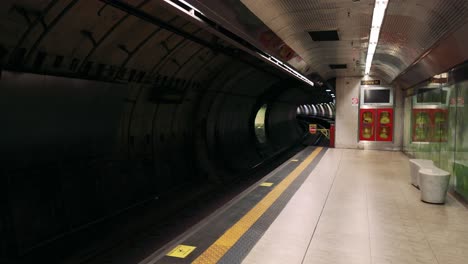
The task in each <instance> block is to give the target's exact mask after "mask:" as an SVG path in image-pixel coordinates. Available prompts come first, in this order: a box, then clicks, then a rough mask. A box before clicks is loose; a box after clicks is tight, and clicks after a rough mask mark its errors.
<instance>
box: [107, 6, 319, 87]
mask: <svg viewBox="0 0 468 264" xmlns="http://www.w3.org/2000/svg"><path fill="white" fill-rule="evenodd" d="M100 1H101V2H103V3H105V4H107V5H110V6H113V7H115V8H117V9H119V10H122V11H123V12H126V13H128V14H131V15H133V16H136V17H138V18H140V19H142V20H144V21H147V22H149V23H151V24H154V25H157V26H159V27H162V28H164V29H166V30H168V31H171V32H173V33H176V34H178V35H179V36H181V37H184V38H187V39H189V40H191V41H194V42H196V43H197V44H200V45H203V46H206V47H209V48H210V49H212V50H214V51H218V52H221V53H223V54H225V55H227V56H229V57H233V58H236V59H238V60H240V61H242V62H244V63H247V64H249V65H250V66H252V67H254V68H256V69H259V70H261V71H263V72H267V71H266V70H265V69H264V67H260V66H259V65H255V64H254V63H252V62H250V61H249V60H246V59H243V58H242V57H241V56H240V55H241V52H246V53H248V54H250V55H251V56H253V57H255V58H257V59H259V60H260V61H263V62H267V63H268V64H269V65H270V66H272V68H274V69H278V70H280V71H281V72H284V73H287V74H288V75H290V76H293V77H294V78H296V79H298V80H300V81H302V82H304V83H306V84H308V85H310V86H314V82H313V81H311V80H310V79H309V78H307V77H305V76H303V75H302V74H301V73H300V72H298V71H296V70H295V69H294V68H292V67H290V66H288V65H287V64H285V63H283V62H282V61H280V60H278V59H277V58H275V57H273V56H271V55H269V54H268V53H265V52H264V51H262V50H260V49H258V48H257V47H255V46H254V45H252V44H250V43H249V42H247V41H245V40H244V39H242V38H241V37H239V36H237V35H235V34H234V33H232V32H231V31H229V30H227V29H225V28H224V27H222V26H221V25H219V24H216V23H215V22H214V21H212V20H210V19H209V18H207V17H205V16H204V15H203V14H201V13H199V12H198V11H197V10H193V12H194V14H195V15H196V18H198V21H199V22H201V23H203V24H205V25H207V26H208V27H209V29H211V30H212V32H211V33H213V31H214V32H215V33H216V34H220V35H221V36H223V37H225V38H227V39H228V40H229V41H232V42H234V43H235V45H237V46H239V47H241V49H238V48H228V47H223V46H220V45H213V44H212V43H210V42H208V41H204V40H203V39H200V38H197V37H195V36H193V35H191V34H189V33H187V32H185V31H183V30H180V29H178V28H176V27H174V26H172V25H170V24H168V23H166V22H165V21H162V20H161V19H158V18H156V17H154V16H152V15H150V14H148V13H146V12H143V11H141V10H139V9H138V8H135V7H134V6H131V5H128V4H126V3H123V2H121V1H118V0H100ZM170 5H171V6H173V4H170ZM192 17H194V16H192Z"/></svg>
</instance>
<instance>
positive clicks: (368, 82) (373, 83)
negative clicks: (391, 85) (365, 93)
mask: <svg viewBox="0 0 468 264" xmlns="http://www.w3.org/2000/svg"><path fill="white" fill-rule="evenodd" d="M361 85H380V80H367V81H361Z"/></svg>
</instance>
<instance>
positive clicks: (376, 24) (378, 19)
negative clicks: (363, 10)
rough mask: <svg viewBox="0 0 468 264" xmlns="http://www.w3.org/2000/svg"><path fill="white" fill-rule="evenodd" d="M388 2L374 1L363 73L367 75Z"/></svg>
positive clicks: (382, 0)
mask: <svg viewBox="0 0 468 264" xmlns="http://www.w3.org/2000/svg"><path fill="white" fill-rule="evenodd" d="M387 5H388V0H375V5H374V13H373V14H372V26H371V31H370V34H369V45H368V48H367V57H366V69H365V71H364V73H365V74H366V75H368V74H369V73H370V69H371V66H372V60H373V59H374V54H375V50H376V49H377V43H378V42H379V35H380V28H381V27H382V22H383V20H384V17H385V10H386V9H387Z"/></svg>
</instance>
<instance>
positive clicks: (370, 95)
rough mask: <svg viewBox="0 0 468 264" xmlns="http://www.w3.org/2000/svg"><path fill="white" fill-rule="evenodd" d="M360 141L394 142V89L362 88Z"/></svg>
mask: <svg viewBox="0 0 468 264" xmlns="http://www.w3.org/2000/svg"><path fill="white" fill-rule="evenodd" d="M360 101H361V107H360V110H359V140H361V141H384V142H385V141H387V142H388V141H393V89H392V88H391V87H381V86H370V85H365V86H361V100H360Z"/></svg>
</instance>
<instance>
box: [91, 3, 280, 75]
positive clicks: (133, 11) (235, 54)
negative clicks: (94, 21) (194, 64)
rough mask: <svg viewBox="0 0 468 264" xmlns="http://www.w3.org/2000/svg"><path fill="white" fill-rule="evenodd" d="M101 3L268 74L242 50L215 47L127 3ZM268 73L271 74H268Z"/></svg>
mask: <svg viewBox="0 0 468 264" xmlns="http://www.w3.org/2000/svg"><path fill="white" fill-rule="evenodd" d="M100 1H101V2H103V3H105V4H107V5H109V6H112V7H114V8H117V9H119V10H121V11H123V12H126V13H128V14H130V15H133V16H135V17H138V18H140V19H141V20H144V21H146V22H148V23H150V24H153V25H156V26H158V27H161V28H163V29H165V30H167V31H170V32H172V33H175V34H177V35H179V36H181V37H183V38H185V39H188V40H190V41H193V42H195V43H197V44H199V45H202V46H205V47H207V48H209V49H211V50H213V51H215V52H220V53H222V54H224V55H226V56H228V57H231V58H235V59H237V60H240V61H242V62H243V63H246V64H248V65H250V66H252V67H254V68H256V69H258V70H261V71H263V72H267V71H266V70H265V68H264V67H260V66H259V65H255V64H254V63H252V62H251V61H248V60H246V59H243V58H242V57H241V56H240V55H241V54H240V53H241V52H242V50H240V49H237V48H228V47H223V46H221V45H215V44H213V43H210V42H208V41H205V40H203V39H201V38H198V37H196V36H194V35H192V34H190V33H188V32H185V31H183V30H180V29H178V28H177V27H175V26H173V25H171V24H168V23H167V22H165V21H163V20H161V19H159V18H157V17H155V16H152V15H150V14H148V13H146V12H143V11H141V10H139V9H138V8H136V7H134V6H132V5H129V4H126V3H123V2H121V1H118V0H100ZM268 73H271V72H268Z"/></svg>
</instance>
